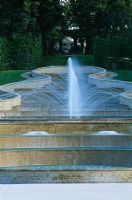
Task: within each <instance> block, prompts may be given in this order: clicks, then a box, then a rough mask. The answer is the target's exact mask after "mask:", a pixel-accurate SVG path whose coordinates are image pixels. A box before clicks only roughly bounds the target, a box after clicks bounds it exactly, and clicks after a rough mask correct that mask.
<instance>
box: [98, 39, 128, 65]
mask: <svg viewBox="0 0 132 200" xmlns="http://www.w3.org/2000/svg"><path fill="white" fill-rule="evenodd" d="M94 59H95V64H96V65H97V66H100V67H112V66H113V67H118V68H124V67H126V68H132V64H131V60H132V44H131V43H130V38H129V37H128V36H127V37H125V36H124V35H109V36H107V37H97V38H96V39H95V41H94Z"/></svg>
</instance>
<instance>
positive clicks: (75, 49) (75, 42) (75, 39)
mask: <svg viewBox="0 0 132 200" xmlns="http://www.w3.org/2000/svg"><path fill="white" fill-rule="evenodd" d="M74 52H75V53H77V37H74Z"/></svg>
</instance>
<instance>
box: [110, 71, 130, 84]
mask: <svg viewBox="0 0 132 200" xmlns="http://www.w3.org/2000/svg"><path fill="white" fill-rule="evenodd" d="M111 71H113V72H115V73H117V74H118V76H116V77H115V78H114V79H118V80H122V81H129V82H132V70H124V69H118V70H111Z"/></svg>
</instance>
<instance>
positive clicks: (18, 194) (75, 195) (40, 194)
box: [0, 184, 132, 200]
mask: <svg viewBox="0 0 132 200" xmlns="http://www.w3.org/2000/svg"><path fill="white" fill-rule="evenodd" d="M0 200H132V184H44V185H42V184H41V185H33V184H32V185H1V186H0Z"/></svg>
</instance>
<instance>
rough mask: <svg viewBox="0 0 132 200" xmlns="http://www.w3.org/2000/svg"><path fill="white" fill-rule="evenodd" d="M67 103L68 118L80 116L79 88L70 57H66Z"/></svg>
mask: <svg viewBox="0 0 132 200" xmlns="http://www.w3.org/2000/svg"><path fill="white" fill-rule="evenodd" d="M68 105H69V115H70V118H72V117H73V116H80V89H79V83H78V78H77V75H76V72H75V69H74V63H73V60H72V59H71V58H69V59H68Z"/></svg>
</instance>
